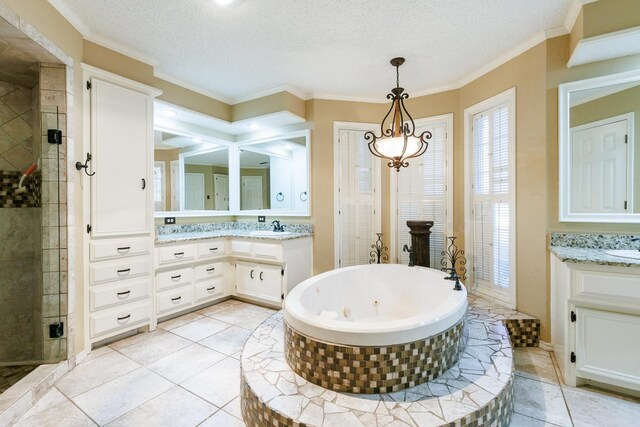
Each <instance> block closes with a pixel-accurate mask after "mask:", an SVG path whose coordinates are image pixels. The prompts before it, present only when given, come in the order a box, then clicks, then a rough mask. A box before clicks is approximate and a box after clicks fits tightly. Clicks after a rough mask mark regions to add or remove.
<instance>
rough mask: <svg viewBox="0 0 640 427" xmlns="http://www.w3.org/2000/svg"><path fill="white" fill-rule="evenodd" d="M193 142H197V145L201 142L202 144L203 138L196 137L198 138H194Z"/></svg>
mask: <svg viewBox="0 0 640 427" xmlns="http://www.w3.org/2000/svg"><path fill="white" fill-rule="evenodd" d="M191 140H192V141H193V142H196V143H200V142H202V138H198V137H197V136H196V137H194V138H191Z"/></svg>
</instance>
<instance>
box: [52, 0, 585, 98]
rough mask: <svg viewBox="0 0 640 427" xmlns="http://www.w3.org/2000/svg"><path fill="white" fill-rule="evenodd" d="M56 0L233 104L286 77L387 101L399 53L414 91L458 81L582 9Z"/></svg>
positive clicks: (167, 70)
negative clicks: (384, 90)
mask: <svg viewBox="0 0 640 427" xmlns="http://www.w3.org/2000/svg"><path fill="white" fill-rule="evenodd" d="M50 1H51V2H52V4H54V5H56V4H58V5H63V7H58V9H59V10H60V9H65V11H66V14H67V15H69V14H70V13H72V14H73V15H75V17H74V19H70V20H71V21H72V22H73V21H75V24H76V27H78V26H82V27H84V30H85V31H90V33H91V34H92V36H93V38H94V39H100V40H110V41H112V42H113V44H114V45H118V46H123V47H126V48H127V49H128V50H129V51H131V52H142V53H143V55H145V56H146V57H149V58H153V59H154V60H155V61H157V65H156V67H155V70H156V73H157V74H158V75H166V76H171V77H173V78H174V79H175V80H177V81H182V82H185V83H188V84H189V85H193V86H195V87H198V88H201V89H202V90H204V91H207V92H210V93H215V94H219V95H220V97H222V98H225V99H227V100H228V101H229V102H232V103H233V102H234V100H239V99H246V98H247V97H251V95H252V94H256V93H264V92H268V91H270V90H272V89H273V88H279V87H285V86H292V87H294V88H297V89H298V90H299V91H301V92H302V93H305V94H307V95H308V96H311V95H317V96H319V97H327V96H334V97H350V98H369V99H379V98H380V89H379V88H381V87H388V86H389V85H391V84H393V79H392V78H389V76H388V74H389V73H388V72H387V71H388V58H390V57H392V56H396V55H402V56H403V57H405V58H406V60H407V62H406V64H405V66H404V67H403V83H404V87H405V88H406V90H407V91H409V92H410V93H411V94H412V95H413V96H414V97H415V96H416V95H418V94H421V93H428V92H433V91H435V90H438V89H439V88H447V87H452V86H453V85H455V84H456V83H458V82H460V81H463V80H464V79H465V78H466V76H469V75H472V74H474V72H476V71H477V70H479V69H482V68H483V67H484V66H485V65H486V64H488V63H491V62H492V61H494V60H495V59H496V58H500V57H502V56H504V55H505V54H507V53H508V52H511V51H513V50H514V49H517V47H518V46H520V45H522V44H524V43H526V42H527V41H529V40H532V39H534V38H535V37H536V36H538V35H540V34H543V33H544V32H545V30H550V29H557V28H558V27H561V28H564V25H566V22H565V21H567V22H570V21H571V19H566V18H567V16H568V15H570V13H569V12H570V9H571V10H573V9H574V8H571V7H570V6H571V3H572V0H553V1H551V0H545V1H531V0H488V1H477V0H449V1H434V0H429V1H426V0H395V1H389V0H355V1H343V0H325V1H315V0H271V1H268V2H267V1H249V0H236V1H234V2H232V3H230V4H227V5H226V6H224V7H221V6H220V5H219V4H218V3H216V2H215V1H211V0H153V1H151V0H128V1H126V2H125V1H120V0H102V1H99V2H96V1H92V0H50ZM67 18H69V16H67ZM78 22H81V23H82V25H79V24H78ZM391 23H394V24H393V25H392V24H391ZM395 23H397V25H396V24H395ZM572 23H573V22H570V24H572ZM564 32H566V30H564ZM107 47H109V46H107Z"/></svg>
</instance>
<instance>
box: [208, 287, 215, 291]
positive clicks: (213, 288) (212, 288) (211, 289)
mask: <svg viewBox="0 0 640 427" xmlns="http://www.w3.org/2000/svg"><path fill="white" fill-rule="evenodd" d="M207 290H208V291H209V292H211V291H215V290H216V287H215V286H212V287H210V288H207Z"/></svg>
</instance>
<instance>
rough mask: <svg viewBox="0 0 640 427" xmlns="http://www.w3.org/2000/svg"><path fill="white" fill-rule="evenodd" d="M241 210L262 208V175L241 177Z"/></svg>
mask: <svg viewBox="0 0 640 427" xmlns="http://www.w3.org/2000/svg"><path fill="white" fill-rule="evenodd" d="M240 209H242V210H252V209H264V205H263V202H262V177H261V176H243V177H242V206H241V208H240Z"/></svg>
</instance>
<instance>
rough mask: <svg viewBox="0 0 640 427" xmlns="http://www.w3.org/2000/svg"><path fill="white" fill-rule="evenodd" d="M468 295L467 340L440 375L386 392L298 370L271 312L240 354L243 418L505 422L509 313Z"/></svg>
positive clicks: (261, 422) (257, 421)
mask: <svg viewBox="0 0 640 427" xmlns="http://www.w3.org/2000/svg"><path fill="white" fill-rule="evenodd" d="M474 301H480V300H479V299H477V298H475V297H470V308H469V312H468V314H467V320H466V325H467V329H468V341H467V345H466V346H465V348H464V350H463V352H462V354H461V357H460V359H459V360H458V361H457V362H456V363H455V364H454V365H453V366H452V367H451V368H450V369H448V370H447V371H446V372H444V374H443V375H441V376H440V377H438V378H436V379H434V380H432V381H429V382H425V383H423V384H421V385H417V386H415V387H412V388H410V389H406V390H401V391H397V392H392V393H386V394H367V395H358V394H347V393H341V392H336V391H333V390H327V389H325V388H323V387H321V386H319V385H316V384H313V383H311V382H309V381H307V380H305V379H304V378H302V377H301V376H299V375H296V374H295V373H294V372H293V370H292V369H291V368H290V366H289V365H288V364H287V363H286V359H285V355H284V352H285V338H284V334H285V324H284V320H283V318H282V313H276V314H275V315H274V316H273V317H271V318H269V319H267V320H266V321H265V322H264V323H263V324H262V325H261V326H260V327H258V328H257V329H256V330H255V331H254V333H253V335H252V336H251V337H250V338H249V340H248V341H247V343H246V344H245V347H244V350H243V353H242V358H241V367H242V375H241V397H242V400H241V409H242V415H243V417H244V420H245V423H246V424H247V425H248V426H260V427H262V426H265V427H266V426H303V425H309V426H336V425H345V426H367V427H369V426H385V425H394V426H437V425H451V426H470V425H472V426H508V425H509V423H510V421H511V414H512V411H513V353H512V346H511V343H510V341H509V336H508V331H507V329H506V327H505V326H504V324H503V320H505V319H507V318H514V319H515V318H518V317H522V318H529V316H526V315H521V314H519V313H518V312H515V311H512V310H502V309H499V311H497V312H493V311H492V310H493V309H492V306H491V303H490V302H486V301H484V300H482V301H480V302H479V303H478V304H474V303H473V302H474Z"/></svg>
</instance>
